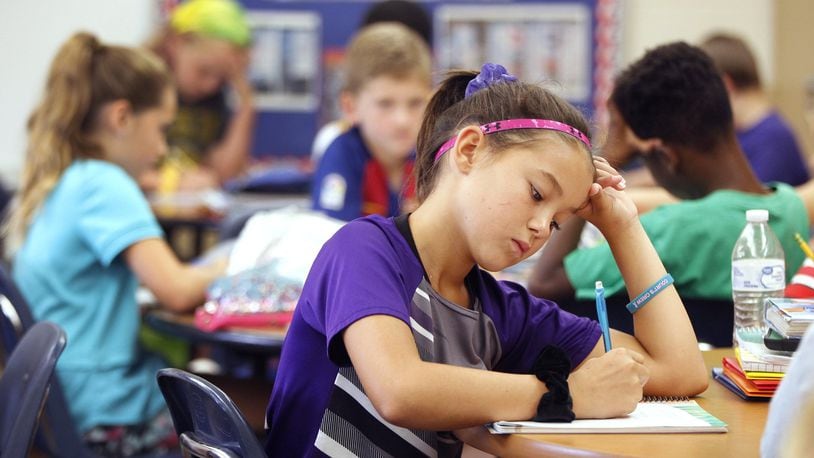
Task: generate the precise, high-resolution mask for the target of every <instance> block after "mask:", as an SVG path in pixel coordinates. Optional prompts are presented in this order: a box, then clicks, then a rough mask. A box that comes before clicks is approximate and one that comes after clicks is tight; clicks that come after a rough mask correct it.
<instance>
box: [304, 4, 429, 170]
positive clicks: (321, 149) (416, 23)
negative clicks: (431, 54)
mask: <svg viewBox="0 0 814 458" xmlns="http://www.w3.org/2000/svg"><path fill="white" fill-rule="evenodd" d="M378 22H398V23H400V24H403V25H405V26H407V27H408V28H409V29H410V30H412V31H413V32H415V33H417V34H418V35H419V36H420V37H421V38H423V39H424V41H425V42H426V43H427V46H428V47H429V48H430V50H432V18H431V17H430V14H429V12H427V10H426V9H425V8H424V6H422V5H420V4H419V3H416V2H413V1H410V0H384V1H381V2H375V3H373V4H372V5H371V6H370V8H369V9H368V10H367V11H366V12H365V15H364V17H363V18H362V22H361V24H360V25H359V28H360V29H361V28H362V27H365V26H368V25H371V24H375V23H378ZM351 124H352V123H351V122H350V121H349V120H347V119H344V118H341V119H337V120H334V121H331V122H329V123H327V124H325V125H324V126H322V128H320V129H319V131H318V132H317V134H316V136H315V137H314V142H313V144H312V146H311V160H313V161H314V162H315V163H318V162H319V159H320V158H321V157H322V155H323V154H325V150H326V149H327V148H328V146H330V144H331V143H332V142H333V141H334V140H335V139H336V137H338V136H339V135H340V134H342V133H343V132H345V131H346V130H348V129H349V128H350V127H351Z"/></svg>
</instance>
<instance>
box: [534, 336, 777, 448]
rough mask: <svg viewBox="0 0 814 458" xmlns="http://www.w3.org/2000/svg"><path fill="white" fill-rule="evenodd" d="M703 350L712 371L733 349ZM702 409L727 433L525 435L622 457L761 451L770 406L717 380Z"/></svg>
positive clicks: (711, 383)
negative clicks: (749, 399) (722, 424)
mask: <svg viewBox="0 0 814 458" xmlns="http://www.w3.org/2000/svg"><path fill="white" fill-rule="evenodd" d="M703 353H704V362H705V363H706V365H707V373H710V370H711V369H712V368H713V367H720V366H721V358H723V357H724V356H732V350H731V349H716V350H712V351H706V352H703ZM695 400H696V401H697V402H698V404H699V405H701V407H703V408H704V409H705V410H707V411H708V412H709V413H711V414H712V415H714V416H716V417H718V418H720V419H721V420H722V421H724V422H725V423H726V424H727V428H728V430H729V432H727V433H723V434H715V433H710V434H534V435H530V434H527V435H523V437H526V438H529V439H534V440H539V441H543V442H549V443H554V444H561V445H568V446H572V447H577V448H581V449H585V450H593V451H599V452H605V453H609V454H614V455H622V456H637V457H665V458H669V457H676V458H690V457H730V456H731V457H739V458H740V457H751V456H759V455H760V437H761V435H762V434H763V428H764V426H765V425H766V416H767V415H768V411H769V404H768V403H766V402H747V401H744V400H742V399H740V398H739V397H737V396H736V395H735V394H733V393H732V392H730V391H729V390H727V389H726V388H724V387H723V386H722V385H721V384H720V383H718V382H716V381H714V380H712V376H711V375H710V381H709V388H707V390H706V391H704V392H703V393H702V394H701V395H700V396H699V397H697V398H695Z"/></svg>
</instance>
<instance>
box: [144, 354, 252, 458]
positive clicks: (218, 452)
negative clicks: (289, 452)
mask: <svg viewBox="0 0 814 458" xmlns="http://www.w3.org/2000/svg"><path fill="white" fill-rule="evenodd" d="M156 379H157V380H158V387H159V388H160V389H161V394H163V395H164V400H165V401H166V402H167V406H168V407H169V410H170V415H172V422H173V424H174V425H175V431H176V432H177V433H178V439H179V441H180V442H181V451H182V452H183V454H184V456H196V457H224V458H226V457H229V458H232V457H260V456H266V454H265V451H264V450H263V447H262V446H261V445H260V441H259V440H258V439H257V436H255V435H254V431H252V428H251V427H250V426H249V424H248V423H247V422H246V419H245V418H244V417H243V414H242V413H241V412H240V409H238V407H237V406H236V405H235V403H234V402H232V400H231V399H229V397H228V396H227V395H226V393H224V392H223V391H222V390H221V389H220V388H218V387H217V386H215V385H213V384H212V383H210V382H208V381H207V380H205V379H203V378H201V377H198V376H197V375H194V374H190V373H189V372H186V371H183V370H181V369H161V370H160V371H158V375H157V376H156Z"/></svg>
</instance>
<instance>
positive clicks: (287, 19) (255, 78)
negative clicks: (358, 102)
mask: <svg viewBox="0 0 814 458" xmlns="http://www.w3.org/2000/svg"><path fill="white" fill-rule="evenodd" d="M247 19H248V21H249V25H250V26H251V29H252V49H251V63H250V65H249V80H250V82H251V84H252V86H253V87H254V91H255V92H254V98H255V106H256V107H257V108H258V109H259V110H264V111H314V110H316V108H317V104H318V102H319V59H320V55H321V53H320V28H321V21H320V16H319V14H317V13H314V12H308V11H303V12H299V11H275V12H274V13H270V12H259V11H250V12H249V13H248V14H247Z"/></svg>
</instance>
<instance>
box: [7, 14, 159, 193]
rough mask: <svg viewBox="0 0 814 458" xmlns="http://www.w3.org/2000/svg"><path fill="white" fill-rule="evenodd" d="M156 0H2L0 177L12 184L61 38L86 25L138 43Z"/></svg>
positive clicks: (106, 35)
mask: <svg viewBox="0 0 814 458" xmlns="http://www.w3.org/2000/svg"><path fill="white" fill-rule="evenodd" d="M158 4H159V2H158V0H115V1H109V0H23V1H18V0H4V1H2V2H0V43H2V45H0V68H1V70H0V179H2V180H3V181H4V182H5V183H9V184H12V185H16V184H17V183H18V182H19V174H20V173H21V170H22V163H23V148H24V147H25V122H26V118H27V117H28V114H29V113H30V112H31V110H32V108H33V107H34V105H35V104H36V103H37V101H38V99H39V97H40V92H41V90H42V86H43V85H44V84H45V75H46V73H47V71H48V64H49V63H50V61H51V58H52V57H53V56H54V53H55V52H56V50H57V48H58V47H59V45H60V43H62V42H63V41H65V40H66V39H67V38H68V37H69V36H70V35H71V34H72V33H73V32H75V31H77V30H80V29H84V30H88V31H91V32H93V33H96V34H97V35H98V36H99V37H100V38H101V39H102V40H105V41H110V42H117V43H124V44H138V43H141V42H142V41H144V40H146V39H147V37H148V36H149V33H150V31H151V30H152V24H153V23H154V22H156V18H157V17H158Z"/></svg>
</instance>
